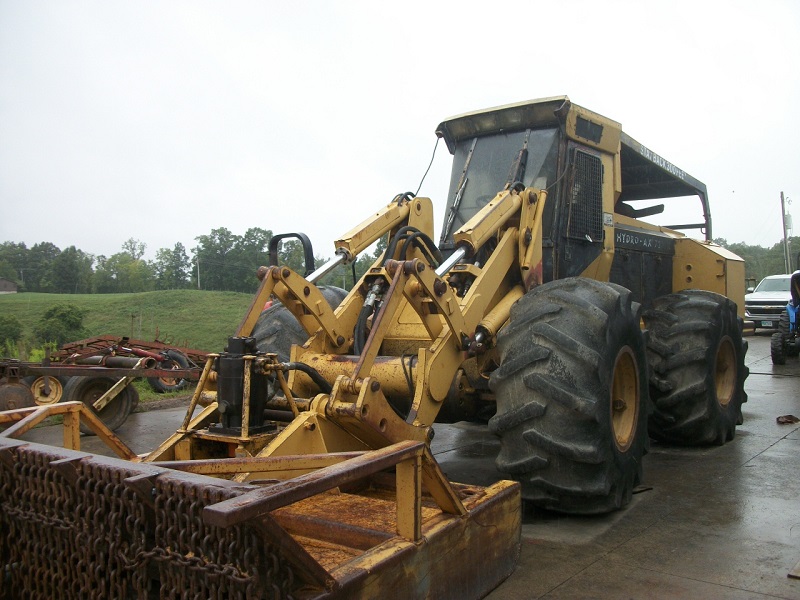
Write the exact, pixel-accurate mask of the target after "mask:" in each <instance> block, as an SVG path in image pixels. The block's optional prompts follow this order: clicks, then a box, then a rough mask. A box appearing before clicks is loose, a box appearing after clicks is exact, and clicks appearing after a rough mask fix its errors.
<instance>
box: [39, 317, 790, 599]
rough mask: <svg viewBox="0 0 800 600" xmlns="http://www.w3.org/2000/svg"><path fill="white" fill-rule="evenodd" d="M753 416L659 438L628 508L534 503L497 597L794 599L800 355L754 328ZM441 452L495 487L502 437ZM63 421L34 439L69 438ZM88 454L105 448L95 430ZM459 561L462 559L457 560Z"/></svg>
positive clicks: (141, 444) (147, 424) (131, 426)
mask: <svg viewBox="0 0 800 600" xmlns="http://www.w3.org/2000/svg"><path fill="white" fill-rule="evenodd" d="M747 339H748V341H749V343H750V349H749V352H748V355H747V364H748V366H749V367H750V377H749V379H748V380H747V383H746V386H745V389H746V391H747V393H748V394H749V401H748V403H747V404H745V405H744V407H743V412H744V423H743V424H742V425H741V426H739V428H738V429H737V434H736V438H735V439H734V440H733V441H732V442H729V443H728V444H726V445H724V446H719V447H711V448H675V447H669V446H665V445H661V444H657V443H653V444H652V446H651V450H650V454H649V455H648V456H647V457H646V458H645V463H644V481H643V484H644V485H643V486H642V488H643V491H641V492H640V493H637V494H636V495H634V499H633V501H632V503H631V504H630V506H629V507H628V508H626V509H625V510H623V511H619V512H617V513H613V514H610V515H606V516H602V517H568V516H563V515H557V514H553V513H546V512H542V511H535V510H529V511H528V510H526V513H525V517H524V522H523V531H522V551H521V556H520V560H519V564H518V566H517V569H516V571H515V572H514V574H513V575H512V576H511V577H510V578H509V579H508V580H507V581H506V582H504V583H503V584H502V585H501V586H500V587H498V588H497V589H496V590H495V591H494V592H492V594H490V595H489V598H491V599H493V600H494V599H507V598H508V599H516V598H520V599H521V598H547V599H558V598H587V599H588V598H596V599H602V598H609V599H611V598H613V599H617V598H726V599H728V598H730V599H739V598H742V599H744V598H750V599H755V598H796V599H800V580H797V579H791V578H788V577H787V573H788V572H789V571H791V570H792V568H793V567H794V566H795V565H796V564H797V563H798V561H800V476H798V475H799V474H800V424H796V425H779V424H778V423H777V422H776V417H778V416H780V415H786V414H794V415H797V416H800V362H799V361H798V360H796V359H789V360H788V361H787V362H788V364H787V365H785V366H782V367H775V366H773V365H772V362H771V360H770V356H769V335H768V334H767V333H761V332H759V333H758V334H756V335H752V336H748V338H747ZM184 415H185V409H168V410H159V411H151V412H145V413H137V414H134V415H131V416H130V417H129V419H128V420H127V422H126V423H125V424H124V425H123V426H122V427H121V428H120V429H119V430H118V431H117V434H118V435H119V436H120V437H121V438H122V439H123V440H124V441H125V442H126V443H127V444H128V445H129V446H130V447H131V448H132V449H133V450H134V451H135V452H145V451H147V450H149V449H152V448H154V447H155V446H156V445H158V443H160V442H161V441H163V440H164V439H165V438H166V437H167V436H168V435H169V434H170V433H172V432H174V430H175V429H176V428H177V427H178V426H179V425H180V422H181V421H182V419H183V416H184ZM435 429H436V437H435V439H434V442H433V445H432V447H433V450H434V453H435V454H436V457H437V459H438V460H439V462H440V463H441V464H442V467H443V469H444V470H445V472H446V473H447V474H448V476H449V477H450V478H451V479H453V480H455V481H462V482H468V483H488V482H489V481H492V480H495V479H498V478H500V476H499V474H498V473H497V472H496V471H495V469H494V456H495V454H496V452H497V450H498V447H499V446H498V442H497V440H496V439H495V438H494V436H492V435H491V434H490V433H488V432H487V431H486V430H485V428H483V427H480V426H476V425H471V424H456V425H437V426H436V428H435ZM60 436H61V434H60V428H57V427H49V428H40V429H37V430H36V431H34V432H31V433H30V434H28V435H27V436H26V439H30V440H31V441H38V442H45V443H59V442H60ZM82 450H85V451H87V452H98V453H106V454H108V453H109V452H108V451H107V449H105V448H104V446H103V445H102V443H101V442H99V440H97V439H95V438H86V437H84V438H82ZM453 566H454V568H457V565H453Z"/></svg>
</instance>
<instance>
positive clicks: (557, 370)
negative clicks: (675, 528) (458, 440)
mask: <svg viewBox="0 0 800 600" xmlns="http://www.w3.org/2000/svg"><path fill="white" fill-rule="evenodd" d="M639 313H640V306H639V304H638V303H635V302H632V300H631V293H630V291H629V290H627V289H625V288H623V287H621V286H617V285H614V284H607V283H601V282H598V281H594V280H591V279H583V278H569V279H563V280H559V281H554V282H551V283H548V284H545V285H542V286H540V287H538V288H535V289H533V290H531V291H530V292H528V293H527V294H526V295H525V296H524V297H523V298H521V299H520V300H519V301H518V302H517V303H516V304H515V305H514V306H513V307H512V309H511V317H510V320H509V323H508V325H507V326H506V327H505V328H504V329H503V331H502V332H501V333H500V335H499V336H498V346H499V350H500V357H501V366H500V367H499V368H498V369H497V370H496V371H495V372H494V373H493V374H492V376H491V380H490V387H491V389H492V390H493V391H494V392H495V396H496V400H497V414H496V415H495V416H494V417H492V419H491V420H490V421H489V427H490V429H491V430H492V431H494V432H495V433H497V434H498V435H499V436H500V438H501V451H500V454H499V455H498V457H497V459H496V463H497V467H498V469H500V470H501V471H503V472H505V473H508V474H510V475H511V476H513V477H514V479H516V480H518V481H519V482H520V483H521V484H522V497H523V498H524V499H526V500H528V501H530V502H532V503H534V504H536V505H538V506H541V507H544V508H548V509H552V510H558V511H561V512H569V513H576V514H593V513H603V512H608V511H611V510H615V509H618V508H621V507H623V506H625V505H626V504H627V503H628V502H630V499H631V494H632V490H633V488H634V487H635V486H636V485H637V484H638V483H639V481H640V479H641V475H642V456H643V455H644V454H645V453H646V452H647V448H648V443H649V440H648V437H647V416H648V412H649V401H648V388H647V357H646V350H645V334H644V333H643V332H642V330H641V329H640V326H639Z"/></svg>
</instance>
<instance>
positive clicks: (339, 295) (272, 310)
mask: <svg viewBox="0 0 800 600" xmlns="http://www.w3.org/2000/svg"><path fill="white" fill-rule="evenodd" d="M319 289H320V291H321V292H322V295H323V296H325V299H326V300H327V301H328V304H330V305H331V308H336V307H337V306H339V304H340V303H341V302H342V300H344V298H345V296H347V291H346V290H343V289H342V288H338V287H333V286H320V288H319ZM250 335H251V336H252V337H254V338H256V342H257V344H258V349H259V350H260V351H261V352H275V353H276V354H277V355H278V360H280V361H281V362H287V361H288V360H289V356H290V354H291V351H292V346H293V345H295V344H298V345H299V344H303V343H305V341H306V340H307V339H308V334H307V333H306V331H305V329H303V327H302V325H300V322H299V321H298V320H297V319H295V317H294V315H293V314H292V313H291V312H289V309H288V308H286V307H285V306H284V305H283V304H281V303H280V302H276V303H275V304H273V305H272V306H270V307H269V308H268V309H267V310H265V311H264V312H262V313H261V315H260V316H259V317H258V321H256V324H255V327H253V332H252V333H251V334H250Z"/></svg>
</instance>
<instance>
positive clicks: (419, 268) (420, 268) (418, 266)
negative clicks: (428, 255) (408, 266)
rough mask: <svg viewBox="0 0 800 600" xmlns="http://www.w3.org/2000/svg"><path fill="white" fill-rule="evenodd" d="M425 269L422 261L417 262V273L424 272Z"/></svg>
mask: <svg viewBox="0 0 800 600" xmlns="http://www.w3.org/2000/svg"><path fill="white" fill-rule="evenodd" d="M424 270H425V265H424V264H422V263H417V273H422V272H423V271H424Z"/></svg>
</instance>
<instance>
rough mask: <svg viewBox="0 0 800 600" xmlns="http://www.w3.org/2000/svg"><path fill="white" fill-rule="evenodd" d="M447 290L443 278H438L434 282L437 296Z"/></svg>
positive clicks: (434, 290)
mask: <svg viewBox="0 0 800 600" xmlns="http://www.w3.org/2000/svg"><path fill="white" fill-rule="evenodd" d="M446 291H447V284H446V283H445V282H444V281H442V280H441V279H437V280H436V281H434V282H433V292H434V293H435V294H436V295H437V296H441V295H443V294H444V293H445V292H446Z"/></svg>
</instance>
